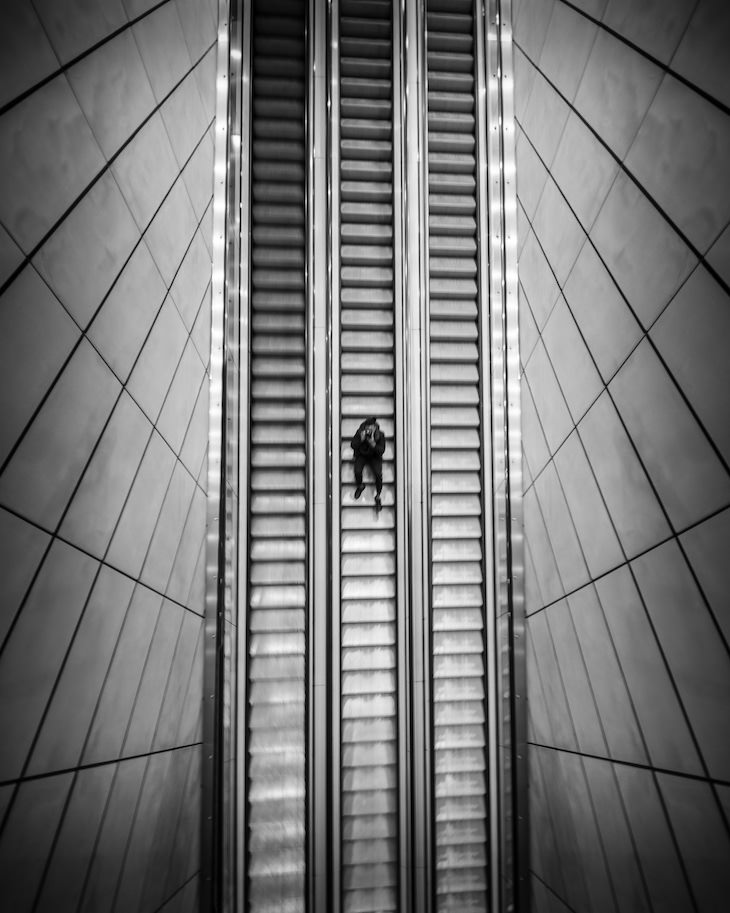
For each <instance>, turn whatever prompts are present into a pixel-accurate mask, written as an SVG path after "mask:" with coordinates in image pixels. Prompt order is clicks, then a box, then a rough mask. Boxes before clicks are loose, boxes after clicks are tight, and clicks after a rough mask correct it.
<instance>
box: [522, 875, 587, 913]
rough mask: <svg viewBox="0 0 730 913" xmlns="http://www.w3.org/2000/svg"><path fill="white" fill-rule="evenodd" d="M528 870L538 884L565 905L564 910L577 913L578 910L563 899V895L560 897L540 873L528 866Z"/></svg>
mask: <svg viewBox="0 0 730 913" xmlns="http://www.w3.org/2000/svg"><path fill="white" fill-rule="evenodd" d="M530 872H531V873H532V875H533V877H534V878H536V879H537V880H538V881H539V882H540V884H541V885H542V886H543V887H544V888H545V890H546V891H549V892H550V893H551V894H552V895H553V897H555V898H556V899H557V900H558V901H559V902H560V903H561V904H562V905H563V906H564V907H565V909H566V910H569V911H570V913H579V911H578V910H576V909H575V908H574V907H571V905H570V904H569V903H568V901H567V900H565V898H564V897H561V895H560V894H558V892H557V891H556V890H555V889H554V888H551V887H550V885H549V884H548V883H547V881H545V879H544V878H543V877H542V876H541V875H539V874H538V873H537V872H536V871H535V869H533V868H530Z"/></svg>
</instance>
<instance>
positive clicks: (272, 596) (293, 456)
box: [246, 0, 307, 913]
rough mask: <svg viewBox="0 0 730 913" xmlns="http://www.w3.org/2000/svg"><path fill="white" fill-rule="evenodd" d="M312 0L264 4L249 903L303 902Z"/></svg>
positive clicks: (257, 154)
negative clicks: (308, 33)
mask: <svg viewBox="0 0 730 913" xmlns="http://www.w3.org/2000/svg"><path fill="white" fill-rule="evenodd" d="M304 11H305V3H304V0H256V2H255V3H254V9H253V47H252V52H253V53H252V57H253V80H252V93H253V109H252V124H251V133H252V138H253V140H252V150H251V152H252V173H251V196H252V211H251V261H252V275H251V315H250V317H251V339H250V345H251V376H250V391H251V416H250V422H251V424H250V474H249V478H250V492H249V569H248V573H249V613H248V619H249V627H248V632H247V642H248V654H249V659H248V682H247V712H248V742H247V768H246V775H247V783H246V798H247V824H248V826H247V834H246V840H247V855H248V858H247V872H248V879H247V885H246V892H247V907H246V908H247V909H248V910H250V911H251V913H269V911H271V913H274V911H277V913H281V911H284V910H286V911H289V913H295V911H303V910H304V908H305V862H306V846H305V748H306V738H307V735H306V708H305V673H306V670H305V617H306V598H307V597H306V590H305V581H306V543H305V529H306V519H305V518H306V487H305V463H306V452H305V439H306V438H305V420H306V414H305V412H306V410H305V380H306V379H305V364H306V338H305V299H306V296H305V187H306V184H305V138H304V130H305V119H304V118H305V42H304Z"/></svg>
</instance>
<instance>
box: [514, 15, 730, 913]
mask: <svg viewBox="0 0 730 913" xmlns="http://www.w3.org/2000/svg"><path fill="white" fill-rule="evenodd" d="M729 44H730V5H728V4H727V3H726V2H724V0H699V2H696V0H671V2H659V0H656V2H654V0H651V2H649V0H647V2H643V3H635V2H633V0H575V2H565V0H519V3H518V4H517V5H516V11H515V69H516V74H515V75H516V112H517V121H518V124H517V127H518V129H517V179H518V195H519V225H520V231H519V245H520V260H519V267H520V309H521V325H520V331H521V353H522V362H523V369H524V374H523V410H524V427H523V433H524V466H525V474H526V483H525V488H526V490H525V500H524V508H525V530H526V542H527V556H526V558H527V579H526V588H527V612H528V632H529V640H528V645H527V647H528V678H529V688H528V699H529V706H530V718H529V739H530V814H531V822H530V824H531V854H532V875H533V878H532V888H533V904H534V907H533V908H534V910H535V911H536V913H540V911H561V913H563V911H567V910H574V911H579V913H588V911H594V910H595V911H619V913H639V911H655V913H659V911H661V913H665V911H676V913H686V911H703V913H704V911H707V913H711V911H716V910H719V909H722V908H723V907H724V905H725V904H726V902H727V897H728V896H729V893H730V867H728V865H727V860H728V859H729V858H730V839H729V837H728V813H730V738H729V737H728V695H730V659H729V658H728V637H729V636H730V596H729V589H730V577H729V576H728V568H729V567H730V562H728V550H729V546H730V509H728V504H730V474H729V473H728V463H729V461H730V421H729V420H728V419H729V418H730V415H729V410H728V406H729V405H730V358H729V357H728V343H730V298H729V297H728V283H730V256H729V255H730V228H729V227H728V220H729V219H730V170H728V162H729V161H730V118H729V117H728V113H729V110H728V106H729V105H730V68H729V67H728V66H727V47H728V46H729Z"/></svg>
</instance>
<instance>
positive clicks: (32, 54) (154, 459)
mask: <svg viewBox="0 0 730 913" xmlns="http://www.w3.org/2000/svg"><path fill="white" fill-rule="evenodd" d="M216 21H217V3H216V2H215V0H163V2H150V0H103V2H102V0H99V2H94V3H89V2H84V0H33V2H30V0H9V2H4V3H2V5H1V6H0V106H1V107H0V374H1V380H0V402H1V405H0V408H1V410H2V424H1V429H0V541H1V543H2V545H1V549H2V552H1V554H2V568H3V571H2V575H0V603H1V605H2V611H1V613H0V642H1V647H0V651H1V652H0V742H1V747H0V826H1V828H2V830H1V831H0V897H2V902H3V905H4V908H5V909H8V910H13V911H14V913H21V911H31V910H33V911H38V913H40V911H55V913H58V911H87V913H103V911H112V910H114V911H117V910H118V911H121V910H124V911H150V913H151V911H155V910H164V911H166V913H172V911H186V910H193V909H195V907H196V898H197V892H198V883H197V872H198V868H199V863H198V845H199V841H198V831H199V816H200V714H201V699H202V690H201V689H202V615H203V583H204V579H203V575H204V536H205V484H206V476H205V455H206V445H207V420H208V403H207V389H208V382H207V365H208V360H209V348H210V346H209V334H210V327H209V322H210V305H209V298H210V284H209V283H210V262H211V237H210V235H211V227H210V226H211V195H212V176H213V139H212V122H213V111H214V100H213V94H214V80H215V75H214V69H215V47H214V43H215V38H216Z"/></svg>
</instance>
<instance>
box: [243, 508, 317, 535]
mask: <svg viewBox="0 0 730 913" xmlns="http://www.w3.org/2000/svg"><path fill="white" fill-rule="evenodd" d="M304 529H305V523H304V516H303V515H300V516H299V515H297V516H292V515H291V514H279V515H276V516H274V515H269V516H266V517H252V518H251V536H255V537H260V538H264V539H265V538H274V537H276V538H278V537H284V538H290V537H291V538H295V537H296V538H303V537H304Z"/></svg>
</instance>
